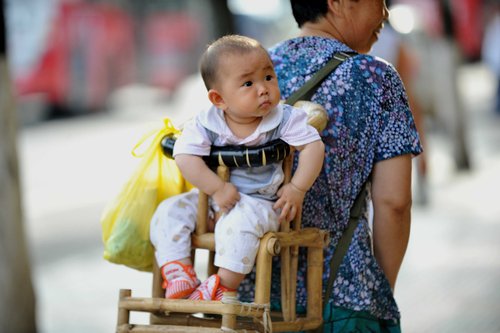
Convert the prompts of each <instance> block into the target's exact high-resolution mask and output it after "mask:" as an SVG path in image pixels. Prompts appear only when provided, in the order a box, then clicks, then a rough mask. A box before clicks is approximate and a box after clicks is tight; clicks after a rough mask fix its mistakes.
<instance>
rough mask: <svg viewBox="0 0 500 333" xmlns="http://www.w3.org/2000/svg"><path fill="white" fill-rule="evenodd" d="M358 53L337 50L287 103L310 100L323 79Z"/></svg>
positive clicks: (292, 103)
mask: <svg viewBox="0 0 500 333" xmlns="http://www.w3.org/2000/svg"><path fill="white" fill-rule="evenodd" d="M355 54H357V53H352V52H349V53H347V52H337V53H335V54H334V55H333V58H332V59H330V60H329V61H328V62H327V63H326V64H325V66H323V68H321V69H320V70H318V71H317V72H316V74H314V76H313V77H312V78H310V79H309V80H308V81H307V82H306V83H305V84H304V85H303V86H302V87H300V88H299V89H298V90H297V91H296V92H294V93H293V94H292V95H291V96H290V97H288V98H287V100H286V101H285V103H286V104H289V105H294V104H295V103H296V102H297V101H300V100H303V101H310V100H311V97H312V96H313V95H314V93H315V92H316V90H317V89H318V87H319V85H320V84H321V82H323V80H324V79H325V78H326V77H327V76H328V74H330V73H332V72H333V71H334V70H335V68H337V66H338V65H340V64H341V63H342V62H343V61H344V60H346V59H348V58H350V57H351V56H353V55H355Z"/></svg>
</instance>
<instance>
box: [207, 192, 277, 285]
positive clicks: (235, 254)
mask: <svg viewBox="0 0 500 333" xmlns="http://www.w3.org/2000/svg"><path fill="white" fill-rule="evenodd" d="M272 207H273V202H271V201H267V200H263V199H256V198H253V197H250V196H248V195H245V194H241V199H240V201H238V203H237V204H236V206H235V207H234V208H233V209H232V210H231V211H230V212H229V213H228V214H226V215H224V216H223V217H221V219H220V220H219V221H218V222H217V224H216V225H215V245H216V251H215V252H216V254H215V265H216V266H218V267H221V268H223V269H226V270H228V271H232V272H234V273H239V274H241V275H243V276H244V275H245V274H248V273H250V271H251V270H252V268H253V265H254V262H255V257H256V256H257V251H258V249H259V244H260V239H261V238H262V236H264V234H265V233H267V232H269V231H277V230H278V227H279V223H278V215H277V214H276V212H275V211H274V210H273V208H272ZM223 282H224V281H223Z"/></svg>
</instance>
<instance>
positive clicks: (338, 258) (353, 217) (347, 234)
mask: <svg viewBox="0 0 500 333" xmlns="http://www.w3.org/2000/svg"><path fill="white" fill-rule="evenodd" d="M367 184H368V181H366V182H365V183H364V184H363V186H362V187H361V190H360V191H359V193H358V196H357V197H356V200H354V203H353V204H352V206H351V210H350V212H349V222H348V223H347V228H346V230H345V231H344V233H343V234H342V236H341V237H340V239H339V242H338V244H337V247H336V248H335V252H334V253H333V256H332V259H330V276H329V277H328V282H327V284H326V290H325V295H324V297H323V311H322V312H323V313H324V312H325V307H326V304H327V303H328V298H329V297H330V295H331V294H332V288H333V282H334V281H335V278H336V277H337V274H338V271H339V267H340V264H341V263H342V261H343V259H344V257H345V255H346V253H347V250H348V249H349V245H350V244H351V240H352V237H353V236H354V231H355V230H356V227H357V226H358V221H359V218H360V217H361V214H362V212H363V206H364V203H365V200H366V196H367V195H368V189H367ZM310 332H311V333H321V332H323V324H321V325H320V326H319V327H318V328H316V329H315V330H312V331H310Z"/></svg>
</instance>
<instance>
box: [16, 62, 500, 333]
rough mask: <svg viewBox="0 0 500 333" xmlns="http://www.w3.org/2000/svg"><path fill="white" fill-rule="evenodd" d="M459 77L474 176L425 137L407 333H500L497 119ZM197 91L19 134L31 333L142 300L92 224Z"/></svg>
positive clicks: (405, 308)
mask: <svg viewBox="0 0 500 333" xmlns="http://www.w3.org/2000/svg"><path fill="white" fill-rule="evenodd" d="M459 79H460V91H461V94H462V96H463V98H464V101H465V105H466V111H467V112H466V115H467V139H468V141H467V142H468V146H469V151H470V154H471V160H472V169H471V170H469V171H457V170H456V169H455V167H454V165H453V159H452V157H451V153H450V151H451V148H450V147H451V144H450V142H449V140H448V139H447V137H446V136H445V135H444V134H442V131H440V129H439V128H431V130H430V131H429V133H428V149H427V154H428V157H429V175H428V180H427V186H428V187H427V189H428V195H429V203H428V204H427V205H425V206H421V205H414V207H413V213H412V214H413V215H412V216H413V218H412V234H411V240H410V244H409V248H408V251H407V255H406V258H405V261H404V263H403V267H402V269H401V272H400V277H399V280H398V283H397V286H396V294H395V296H396V300H397V302H398V304H399V306H400V310H401V313H402V327H403V331H404V332H406V333H413V332H415V333H424V332H429V333H446V332H454V333H494V332H500V316H499V314H500V242H499V241H498V236H499V235H500V204H499V203H498V198H499V196H498V194H497V190H498V188H499V186H500V117H495V115H494V114H493V113H492V112H491V111H490V105H492V104H491V103H492V95H493V91H494V81H493V79H492V78H491V76H490V75H489V73H488V72H487V71H486V70H485V68H484V67H482V66H481V65H471V66H467V67H464V68H463V69H461V71H460V75H459ZM203 94H204V92H203V87H202V85H201V83H200V82H199V80H197V79H190V80H188V81H186V83H185V85H184V86H183V87H181V89H180V91H179V92H178V93H177V94H176V95H175V96H166V95H164V94H162V93H159V92H157V91H153V90H150V89H148V88H146V87H135V88H130V89H128V90H125V91H122V92H121V93H120V94H117V96H115V98H114V99H112V103H111V105H110V110H109V111H108V112H103V113H99V114H95V115H90V116H83V117H78V118H71V119H61V120H55V121H49V122H43V123H38V124H36V125H31V126H26V127H24V128H22V129H21V131H20V133H19V154H20V160H21V167H22V170H21V172H22V183H23V191H24V198H23V199H24V208H25V227H26V235H27V238H28V241H29V244H30V251H31V257H32V268H33V272H32V273H33V280H34V285H35V290H36V295H37V316H38V326H39V332H40V333H68V332H71V333H80V332H81V333H83V332H86V333H87V332H93V333H105V332H106V333H107V332H113V331H114V330H115V324H116V317H117V301H118V290H119V289H120V288H128V289H132V292H133V295H136V296H144V297H147V296H149V295H150V288H151V274H149V273H144V272H139V271H135V270H132V269H129V268H127V267H124V266H120V265H115V264H111V263H109V262H107V261H105V260H104V259H103V258H102V251H103V245H102V241H101V227H100V223H99V217H100V214H101V212H102V210H103V208H104V206H105V204H106V203H107V202H108V201H109V200H111V199H112V198H113V197H114V196H115V195H116V194H117V193H118V191H119V190H120V188H121V186H122V185H123V183H124V182H125V181H126V179H127V177H128V176H130V174H131V173H132V172H133V170H134V168H135V167H136V166H137V163H138V160H137V159H134V158H133V157H132V156H131V155H130V150H131V149H132V147H133V146H134V145H135V143H136V142H137V141H138V140H139V139H140V138H141V136H142V135H143V134H144V133H146V132H148V131H149V130H150V129H151V128H154V127H156V126H159V125H161V119H162V118H163V117H165V116H168V117H171V118H172V119H173V120H174V123H175V124H176V125H178V124H180V123H182V122H183V121H184V120H185V119H187V118H189V117H190V116H191V115H192V114H193V113H194V112H197V111H198V110H199V109H200V108H201V107H202V106H203V105H204V103H205V102H204V99H203ZM131 320H132V322H136V323H143V322H147V316H146V315H143V314H132V316H131Z"/></svg>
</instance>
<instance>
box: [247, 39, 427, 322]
mask: <svg viewBox="0 0 500 333" xmlns="http://www.w3.org/2000/svg"><path fill="white" fill-rule="evenodd" d="M339 51H343V52H353V50H351V49H350V48H349V47H347V46H346V45H344V44H342V43H340V42H338V41H336V40H334V39H328V38H322V37H299V38H294V39H290V40H287V41H284V42H282V43H280V44H278V45H276V46H274V47H273V48H272V49H270V55H271V59H272V60H273V62H274V65H275V69H276V73H277V75H278V80H279V84H280V90H281V93H282V99H285V98H287V97H288V96H290V94H291V93H293V92H294V91H295V90H297V89H298V88H299V87H301V86H302V85H303V84H304V83H305V82H306V81H307V80H308V79H310V78H311V76H312V75H314V73H316V72H317V71H318V70H319V69H320V68H321V67H322V66H323V65H324V64H325V63H326V62H327V61H328V60H329V59H330V58H331V57H332V55H333V54H334V53H335V52H339ZM311 100H312V101H314V102H316V103H319V104H321V105H323V106H324V107H325V109H326V110H327V112H328V116H329V124H328V125H327V127H326V129H325V130H324V131H323V132H322V133H321V136H322V138H323V142H324V143H325V146H326V147H325V149H326V150H325V152H326V155H325V162H324V167H323V170H322V172H321V174H320V176H319V178H318V179H317V181H316V182H315V184H314V185H313V187H312V188H311V190H310V191H309V192H308V193H307V195H306V197H305V201H304V210H303V215H302V226H303V227H318V228H321V229H325V230H329V231H330V239H331V242H330V244H329V246H328V248H327V249H326V252H325V267H324V276H323V279H324V281H325V283H324V285H325V284H326V281H327V280H328V276H329V262H330V259H331V256H332V253H333V251H334V250H335V247H336V246H337V243H338V240H339V238H340V237H341V235H342V232H343V231H344V230H345V228H346V226H347V223H348V220H349V209H350V207H351V205H352V204H353V202H354V200H355V199H356V196H357V194H358V193H359V192H360V190H361V187H362V185H363V184H364V183H365V181H366V180H367V179H368V178H369V175H370V173H371V171H372V169H373V167H374V164H375V163H377V162H379V161H382V160H386V159H389V158H392V157H395V156H399V155H403V154H414V155H416V154H419V153H420V152H421V151H422V148H421V145H420V141H419V137H418V134H417V131H416V128H415V124H414V121H413V118H412V115H411V112H410V109H409V106H408V100H407V96H406V93H405V90H404V87H403V84H402V82H401V80H400V77H399V75H398V74H397V72H396V71H395V69H394V67H393V66H392V65H390V64H389V63H387V62H385V61H383V60H382V59H380V58H376V57H373V56H370V55H355V56H353V57H351V58H349V59H347V60H346V61H344V63H342V64H341V65H340V66H339V67H338V68H337V69H336V71H334V73H332V74H330V75H329V76H328V77H327V78H326V80H325V81H324V82H323V83H322V85H321V86H320V88H319V89H318V90H317V92H316V93H315V94H314V95H313V96H312V99H311ZM364 210H365V213H364V214H363V217H362V218H361V220H360V222H359V224H358V227H357V229H356V231H355V234H354V237H353V240H352V242H351V245H350V247H349V250H348V253H347V254H346V256H345V258H344V261H343V263H342V264H341V266H340V268H339V273H338V275H337V278H336V280H335V283H334V286H333V291H332V295H330V301H329V302H333V305H334V306H340V307H344V308H348V309H351V310H354V311H368V312H370V313H371V314H372V315H374V316H376V317H378V318H381V319H399V316H400V315H399V311H398V307H397V305H396V302H395V300H394V298H393V295H392V292H391V289H390V286H389V283H388V281H387V279H386V278H385V276H384V274H383V272H382V270H381V268H380V267H379V266H378V264H377V262H376V260H375V258H374V255H373V251H372V246H371V231H370V228H369V225H368V221H367V207H365V208H364ZM305 252H306V251H302V252H301V255H300V259H299V260H300V261H299V272H298V281H297V305H298V308H299V310H300V309H301V308H305V306H306V301H307V298H306V297H307V295H306V284H305V282H306V281H305V279H306V278H305V277H306V264H305V258H306V257H305ZM278 265H279V263H278V262H276V265H273V266H275V267H273V270H275V271H276V272H277V273H276V274H273V281H272V284H271V285H272V286H273V287H272V289H273V290H272V302H273V303H276V304H279V295H280V280H279V268H278V267H277V266H278ZM275 268H278V269H275ZM251 275H252V274H251ZM251 280H253V279H252V276H250V277H249V278H248V279H246V280H245V281H244V282H243V283H242V285H241V286H240V290H239V292H240V297H241V298H242V299H243V300H247V301H251V300H253V295H254V294H253V286H252V284H251V282H250V281H251ZM323 288H324V289H325V286H323Z"/></svg>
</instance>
